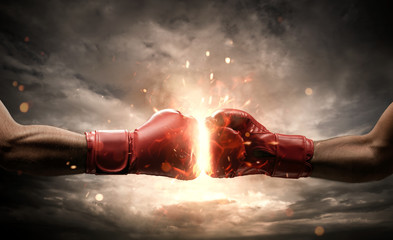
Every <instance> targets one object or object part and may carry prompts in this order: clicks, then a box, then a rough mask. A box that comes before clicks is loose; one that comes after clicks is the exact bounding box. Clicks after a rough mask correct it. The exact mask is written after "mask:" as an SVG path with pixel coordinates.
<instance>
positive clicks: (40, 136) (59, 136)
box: [0, 101, 87, 176]
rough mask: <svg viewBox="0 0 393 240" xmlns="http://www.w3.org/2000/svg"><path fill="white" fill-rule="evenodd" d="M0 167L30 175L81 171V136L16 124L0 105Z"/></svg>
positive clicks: (83, 153) (83, 158)
mask: <svg viewBox="0 0 393 240" xmlns="http://www.w3.org/2000/svg"><path fill="white" fill-rule="evenodd" d="M0 122H1V123H2V124H1V125H0V166H1V167H2V168H4V169H6V170H9V171H19V172H22V173H26V174H30V175H41V176H56V175H67V174H80V173H84V171H85V162H86V154H87V145H86V139H85V136H84V135H82V134H78V133H74V132H71V131H67V130H64V129H60V128H56V127H51V126H42V125H20V124H18V123H16V122H15V121H14V120H13V119H12V117H11V115H10V114H9V113H8V111H7V109H6V108H5V106H4V105H3V103H2V102H1V101H0Z"/></svg>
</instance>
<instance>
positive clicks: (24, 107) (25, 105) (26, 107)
mask: <svg viewBox="0 0 393 240" xmlns="http://www.w3.org/2000/svg"><path fill="white" fill-rule="evenodd" d="M19 110H20V111H21V112H23V113H26V112H27V111H29V104H28V103H27V102H23V103H21V104H20V106H19Z"/></svg>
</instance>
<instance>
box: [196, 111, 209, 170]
mask: <svg viewBox="0 0 393 240" xmlns="http://www.w3.org/2000/svg"><path fill="white" fill-rule="evenodd" d="M197 121H198V130H199V134H198V145H199V146H198V154H197V164H198V167H199V169H200V171H201V173H200V175H199V177H201V176H205V177H206V176H207V174H206V173H209V172H210V140H209V131H208V129H207V127H206V125H205V118H197Z"/></svg>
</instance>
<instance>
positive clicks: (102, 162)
mask: <svg viewBox="0 0 393 240" xmlns="http://www.w3.org/2000/svg"><path fill="white" fill-rule="evenodd" d="M85 135H86V141H87V159H86V170H85V172H86V173H91V174H127V173H128V167H129V164H130V160H131V156H132V145H133V144H132V142H133V132H129V131H127V130H97V131H93V132H85Z"/></svg>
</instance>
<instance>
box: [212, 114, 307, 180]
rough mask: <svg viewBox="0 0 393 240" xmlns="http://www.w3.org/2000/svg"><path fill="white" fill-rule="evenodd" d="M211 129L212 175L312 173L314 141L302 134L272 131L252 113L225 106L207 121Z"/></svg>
mask: <svg viewBox="0 0 393 240" xmlns="http://www.w3.org/2000/svg"><path fill="white" fill-rule="evenodd" d="M206 123H207V126H208V127H209V129H210V140H211V144H210V152H211V156H212V160H211V169H210V172H208V174H209V175H211V176H212V177H235V176H241V175H248V174H261V173H262V174H266V175H268V176H272V177H283V178H299V177H308V176H310V174H311V170H312V167H311V164H310V160H311V158H312V156H313V154H314V142H313V141H312V140H311V139H308V138H306V137H304V136H300V135H284V134H277V133H271V132H270V131H268V130H267V129H266V128H265V127H264V126H263V125H262V124H260V123H259V122H257V121H256V120H255V119H254V118H253V117H252V116H251V115H250V114H248V113H246V112H244V111H240V110H236V109H223V110H219V111H217V112H215V113H214V114H213V116H212V117H209V118H208V119H207V121H206Z"/></svg>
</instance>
